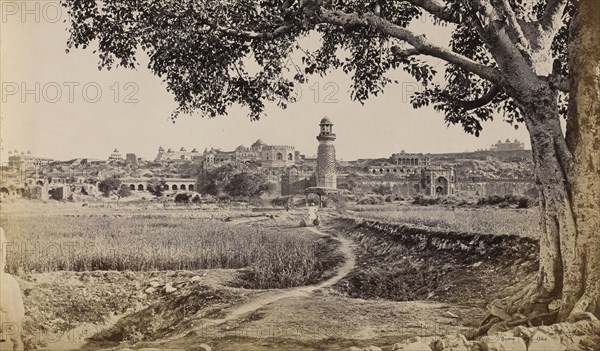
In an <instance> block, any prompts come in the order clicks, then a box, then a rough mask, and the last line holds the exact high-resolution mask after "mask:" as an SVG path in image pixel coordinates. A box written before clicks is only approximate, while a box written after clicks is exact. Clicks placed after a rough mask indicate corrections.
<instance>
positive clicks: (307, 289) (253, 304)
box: [199, 227, 356, 329]
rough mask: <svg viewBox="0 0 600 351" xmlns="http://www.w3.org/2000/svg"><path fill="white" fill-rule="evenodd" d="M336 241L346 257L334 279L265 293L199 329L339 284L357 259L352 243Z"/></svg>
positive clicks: (210, 320) (207, 321)
mask: <svg viewBox="0 0 600 351" xmlns="http://www.w3.org/2000/svg"><path fill="white" fill-rule="evenodd" d="M307 229H308V230H310V231H311V232H313V233H315V234H317V235H321V236H326V237H329V236H331V235H329V234H326V233H324V232H322V231H320V230H318V229H316V228H314V227H310V228H307ZM336 240H338V241H339V242H340V247H339V251H340V252H341V253H342V254H343V256H344V264H343V265H342V266H341V267H339V268H338V270H337V271H336V273H335V275H334V276H333V277H331V278H329V279H327V280H326V281H324V282H322V283H320V284H317V285H310V286H302V287H298V288H291V289H281V290H275V291H272V292H268V293H265V294H263V295H261V296H260V297H258V298H256V299H254V300H252V301H249V302H247V303H244V304H242V305H239V306H236V307H234V308H233V309H231V310H229V311H225V313H226V316H225V317H224V318H221V319H209V320H202V321H201V322H202V324H201V327H200V328H199V329H202V328H214V327H217V326H219V325H221V324H225V323H227V322H230V321H233V320H237V319H241V318H243V317H246V316H248V315H250V314H252V313H254V312H256V311H257V310H259V309H261V308H263V307H265V306H267V305H269V304H271V303H274V302H276V301H280V300H283V299H287V298H292V297H301V296H307V295H309V294H310V293H312V292H315V291H317V290H319V289H325V288H329V287H331V286H333V285H334V284H336V283H337V282H339V281H340V280H341V279H343V278H344V277H345V276H346V275H348V273H350V272H351V271H352V269H353V268H354V265H355V264H356V259H355V257H354V253H353V252H352V242H351V241H350V240H348V239H345V238H343V237H336Z"/></svg>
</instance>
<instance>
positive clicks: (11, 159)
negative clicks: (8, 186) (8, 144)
mask: <svg viewBox="0 0 600 351" xmlns="http://www.w3.org/2000/svg"><path fill="white" fill-rule="evenodd" d="M52 161H54V160H53V159H51V158H44V157H38V156H33V155H32V154H31V151H27V152H24V151H21V152H19V150H14V151H8V167H10V168H13V169H28V168H35V167H37V166H45V165H47V164H49V163H50V162H52Z"/></svg>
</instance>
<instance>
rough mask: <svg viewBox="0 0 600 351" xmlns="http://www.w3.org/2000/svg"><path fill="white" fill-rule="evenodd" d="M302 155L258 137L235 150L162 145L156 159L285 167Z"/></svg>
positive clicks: (291, 147) (294, 150)
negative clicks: (176, 148)
mask: <svg viewBox="0 0 600 351" xmlns="http://www.w3.org/2000/svg"><path fill="white" fill-rule="evenodd" d="M301 159H302V155H300V153H299V152H298V151H296V148H295V147H294V146H291V145H267V144H265V143H264V142H263V141H262V140H260V139H258V140H257V141H255V142H254V143H253V144H252V145H251V146H250V147H247V146H244V145H240V146H238V147H237V148H235V150H233V151H223V150H221V149H218V148H212V147H211V148H210V149H209V148H206V149H204V152H202V153H200V152H198V150H197V149H193V150H192V151H187V150H186V149H185V147H182V148H181V149H179V151H174V150H172V149H168V150H167V151H165V149H164V148H163V147H162V146H161V147H160V148H159V149H158V154H157V155H156V158H155V159H154V161H155V162H163V161H199V162H202V164H203V166H204V167H213V166H220V165H224V164H228V163H254V164H257V165H261V166H263V167H267V168H284V167H288V166H292V165H294V164H296V161H299V160H301Z"/></svg>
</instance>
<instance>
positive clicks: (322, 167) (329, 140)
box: [316, 117, 337, 189]
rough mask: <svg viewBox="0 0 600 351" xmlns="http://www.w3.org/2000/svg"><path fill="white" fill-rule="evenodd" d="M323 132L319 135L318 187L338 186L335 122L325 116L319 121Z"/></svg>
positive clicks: (334, 187) (333, 187)
mask: <svg viewBox="0 0 600 351" xmlns="http://www.w3.org/2000/svg"><path fill="white" fill-rule="evenodd" d="M319 127H320V130H321V132H320V133H319V135H317V140H318V141H319V148H318V149H317V169H316V171H317V172H316V173H317V187H320V188H332V189H336V188H337V174H336V173H337V171H336V161H335V145H334V143H333V142H334V141H335V139H336V135H335V133H334V132H333V123H331V120H329V118H327V117H323V119H322V120H321V122H320V123H319Z"/></svg>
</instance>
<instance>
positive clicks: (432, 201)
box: [412, 196, 444, 206]
mask: <svg viewBox="0 0 600 351" xmlns="http://www.w3.org/2000/svg"><path fill="white" fill-rule="evenodd" d="M442 201H444V199H443V198H441V197H423V196H417V197H415V198H414V199H413V202H412V204H413V205H420V206H430V205H437V204H439V203H441V202H442Z"/></svg>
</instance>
